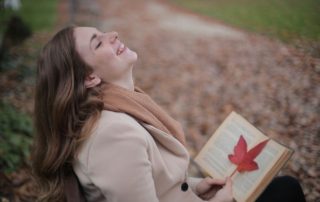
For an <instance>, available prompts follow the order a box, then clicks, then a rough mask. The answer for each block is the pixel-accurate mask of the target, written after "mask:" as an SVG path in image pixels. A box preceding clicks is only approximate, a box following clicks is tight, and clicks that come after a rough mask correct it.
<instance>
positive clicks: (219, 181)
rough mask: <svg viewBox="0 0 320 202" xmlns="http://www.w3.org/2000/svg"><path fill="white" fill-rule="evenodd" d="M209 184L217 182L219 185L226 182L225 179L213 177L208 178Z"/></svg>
mask: <svg viewBox="0 0 320 202" xmlns="http://www.w3.org/2000/svg"><path fill="white" fill-rule="evenodd" d="M208 183H209V184H211V185H212V184H217V185H223V184H225V183H226V180H225V179H215V178H211V179H210V180H208Z"/></svg>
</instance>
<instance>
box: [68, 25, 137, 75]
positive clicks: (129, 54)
mask: <svg viewBox="0 0 320 202" xmlns="http://www.w3.org/2000/svg"><path fill="white" fill-rule="evenodd" d="M74 37H75V43H76V50H77V52H78V53H79V54H80V56H81V57H82V58H83V60H84V61H85V62H86V63H87V64H88V65H90V66H91V67H92V68H93V73H92V75H94V76H97V77H99V78H100V79H101V80H103V81H115V80H119V79H123V78H127V76H128V75H127V74H131V72H132V71H131V70H132V67H133V64H134V62H135V61H136V60H137V54H136V52H134V51H132V50H130V49H129V48H128V47H126V46H125V44H123V43H122V42H121V41H120V40H119V38H118V33H117V32H101V31H99V30H97V29H96V28H94V27H76V28H75V29H74Z"/></svg>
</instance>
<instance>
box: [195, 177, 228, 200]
mask: <svg viewBox="0 0 320 202" xmlns="http://www.w3.org/2000/svg"><path fill="white" fill-rule="evenodd" d="M196 194H197V195H198V196H199V197H200V198H202V199H203V200H209V199H212V200H210V201H212V202H232V201H233V196H232V181H231V178H230V177H227V178H226V179H225V180H221V179H213V178H211V177H206V178H204V179H203V180H202V181H201V182H199V183H198V184H197V186H196Z"/></svg>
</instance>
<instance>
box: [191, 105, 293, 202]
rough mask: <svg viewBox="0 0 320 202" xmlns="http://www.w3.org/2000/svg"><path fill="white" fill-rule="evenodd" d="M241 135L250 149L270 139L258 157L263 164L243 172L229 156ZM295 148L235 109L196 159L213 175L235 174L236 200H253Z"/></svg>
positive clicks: (233, 176) (256, 159)
mask: <svg viewBox="0 0 320 202" xmlns="http://www.w3.org/2000/svg"><path fill="white" fill-rule="evenodd" d="M240 135H242V136H243V138H244V139H245V141H246V142H247V149H248V150H250V149H251V148H252V147H254V146H255V145H257V144H258V143H260V142H261V141H263V140H266V139H269V140H268V141H267V143H266V144H265V146H264V148H263V149H262V150H261V152H260V153H259V154H258V155H257V156H256V157H255V159H254V161H255V162H256V163H257V164H258V167H259V168H258V169H256V170H251V171H243V172H239V171H237V165H236V164H234V163H232V162H231V161H230V160H229V158H228V155H229V154H234V147H235V145H237V143H238V141H239V138H240ZM293 152H294V151H293V150H292V149H291V148H289V147H287V146H285V145H283V144H281V143H279V142H277V141H275V140H274V139H270V138H269V137H268V136H266V135H264V134H263V133H262V132H261V131H260V130H259V129H257V128H256V127H254V126H253V125H252V124H251V123H249V122H248V121H247V120H246V119H244V118H243V117H242V116H241V115H239V114H238V113H236V112H234V111H232V112H231V113H230V114H229V115H228V117H227V118H226V119H225V120H224V121H223V123H222V124H221V125H220V126H219V128H218V129H217V130H216V131H215V133H214V134H213V135H212V136H211V137H210V138H209V140H208V141H207V143H206V144H205V145H204V147H203V148H202V149H201V150H200V152H199V153H198V154H197V155H196V157H195V159H194V161H195V162H196V163H197V164H198V165H199V166H200V168H201V169H202V170H203V171H204V172H205V173H206V174H208V175H210V176H211V177H213V178H219V179H225V177H227V176H231V175H232V180H233V187H232V190H233V196H234V198H235V199H236V201H238V202H242V201H246V202H251V201H255V200H256V199H257V197H258V196H259V195H260V194H261V193H262V192H263V191H264V189H265V188H266V187H267V185H268V184H269V183H270V182H271V180H272V178H273V177H274V176H275V175H277V173H278V172H279V171H280V169H281V168H282V167H283V166H285V164H286V163H287V161H288V160H289V159H290V157H291V156H292V154H293Z"/></svg>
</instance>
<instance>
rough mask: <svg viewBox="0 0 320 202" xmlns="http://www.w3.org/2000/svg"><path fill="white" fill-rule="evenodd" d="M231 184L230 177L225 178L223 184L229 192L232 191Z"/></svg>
mask: <svg viewBox="0 0 320 202" xmlns="http://www.w3.org/2000/svg"><path fill="white" fill-rule="evenodd" d="M232 184H233V182H232V179H231V177H227V179H226V184H225V188H226V189H227V190H228V191H229V192H230V193H232Z"/></svg>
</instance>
